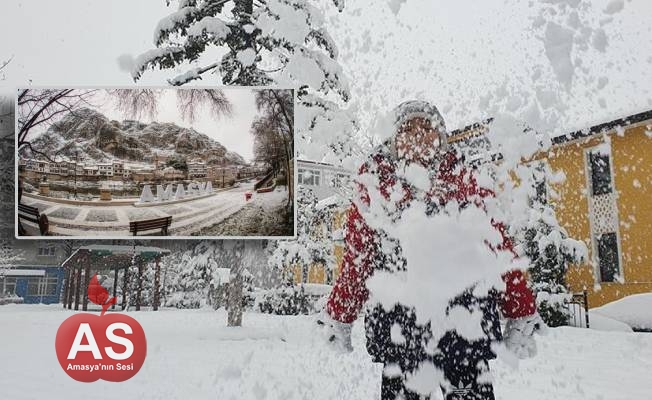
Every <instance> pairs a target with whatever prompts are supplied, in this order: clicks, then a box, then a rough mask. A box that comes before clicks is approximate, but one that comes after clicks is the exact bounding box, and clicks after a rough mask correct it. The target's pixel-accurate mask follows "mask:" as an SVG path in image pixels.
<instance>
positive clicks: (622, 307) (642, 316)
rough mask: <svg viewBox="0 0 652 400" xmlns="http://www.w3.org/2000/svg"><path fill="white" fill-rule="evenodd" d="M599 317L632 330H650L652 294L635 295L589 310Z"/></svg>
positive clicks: (651, 324) (651, 326) (651, 327)
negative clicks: (611, 320)
mask: <svg viewBox="0 0 652 400" xmlns="http://www.w3.org/2000/svg"><path fill="white" fill-rule="evenodd" d="M594 315H600V316H604V317H608V318H611V319H614V320H616V321H620V322H623V323H625V324H627V325H628V326H630V327H632V328H633V329H640V330H652V293H643V294H635V295H631V296H627V297H624V298H622V299H620V300H616V301H613V302H611V303H608V304H605V305H604V306H602V307H596V308H593V309H591V316H594Z"/></svg>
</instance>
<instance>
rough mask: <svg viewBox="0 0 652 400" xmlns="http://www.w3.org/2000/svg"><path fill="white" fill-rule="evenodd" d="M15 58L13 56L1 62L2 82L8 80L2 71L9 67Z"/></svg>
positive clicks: (0, 74) (0, 77) (0, 75)
mask: <svg viewBox="0 0 652 400" xmlns="http://www.w3.org/2000/svg"><path fill="white" fill-rule="evenodd" d="M13 58H14V56H11V57H9V58H8V59H6V60H4V61H0V81H4V80H5V79H6V77H5V74H4V72H2V70H3V69H5V67H6V66H7V65H9V63H10V62H11V60H13Z"/></svg>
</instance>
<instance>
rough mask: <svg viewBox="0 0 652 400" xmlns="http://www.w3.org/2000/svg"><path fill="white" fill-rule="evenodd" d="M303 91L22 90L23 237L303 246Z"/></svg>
mask: <svg viewBox="0 0 652 400" xmlns="http://www.w3.org/2000/svg"><path fill="white" fill-rule="evenodd" d="M293 124H294V92H293V90H291V89H272V88H188V89H173V88H138V89H134V88H131V89H120V88H100V89H79V88H77V89H61V88H41V89H31V88H30V89H19V90H18V93H17V104H16V152H17V155H16V166H17V168H16V170H17V173H16V179H17V182H16V185H15V186H16V200H17V201H16V236H17V237H18V238H21V237H38V236H51V237H57V236H62V237H77V238H87V237H89V236H92V237H101V238H114V237H115V238H118V237H127V236H154V237H167V236H174V237H292V236H294V235H295V232H294V226H295V223H294V219H295V218H294V210H295V207H294V195H293V189H294V188H293V186H294V174H293V172H294V162H295V161H294V137H293V132H294V127H293Z"/></svg>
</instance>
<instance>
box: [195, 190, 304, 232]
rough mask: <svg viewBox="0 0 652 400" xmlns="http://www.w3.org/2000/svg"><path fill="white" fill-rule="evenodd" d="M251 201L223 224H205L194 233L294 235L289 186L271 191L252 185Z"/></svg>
mask: <svg viewBox="0 0 652 400" xmlns="http://www.w3.org/2000/svg"><path fill="white" fill-rule="evenodd" d="M247 191H248V192H250V193H252V197H251V200H249V201H248V202H247V203H246V204H245V205H244V206H243V207H241V208H240V209H239V210H238V211H237V212H235V213H233V214H231V215H230V216H228V217H227V218H225V219H223V220H221V221H219V223H217V224H214V225H211V226H205V227H204V228H202V229H201V230H199V231H197V232H196V233H193V234H192V235H193V236H293V235H294V224H293V222H292V221H294V218H293V217H292V216H290V215H288V208H287V198H288V192H287V187H286V186H278V187H277V188H276V189H275V190H274V191H272V192H268V193H256V192H255V191H254V190H253V189H252V188H250V189H249V190H247Z"/></svg>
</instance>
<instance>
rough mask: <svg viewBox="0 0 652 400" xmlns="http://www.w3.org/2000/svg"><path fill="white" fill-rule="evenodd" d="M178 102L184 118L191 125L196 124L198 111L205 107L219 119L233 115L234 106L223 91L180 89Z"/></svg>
mask: <svg viewBox="0 0 652 400" xmlns="http://www.w3.org/2000/svg"><path fill="white" fill-rule="evenodd" d="M177 101H178V106H179V110H180V111H181V115H182V117H183V118H184V119H186V120H188V121H189V122H191V123H192V122H194V120H195V117H196V116H197V111H198V109H200V108H203V107H204V106H208V107H209V109H210V112H211V114H212V115H213V116H214V117H217V118H219V117H221V116H226V117H230V116H232V115H233V106H232V105H231V102H230V101H229V99H227V98H226V96H225V95H224V91H222V90H218V89H179V90H177Z"/></svg>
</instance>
